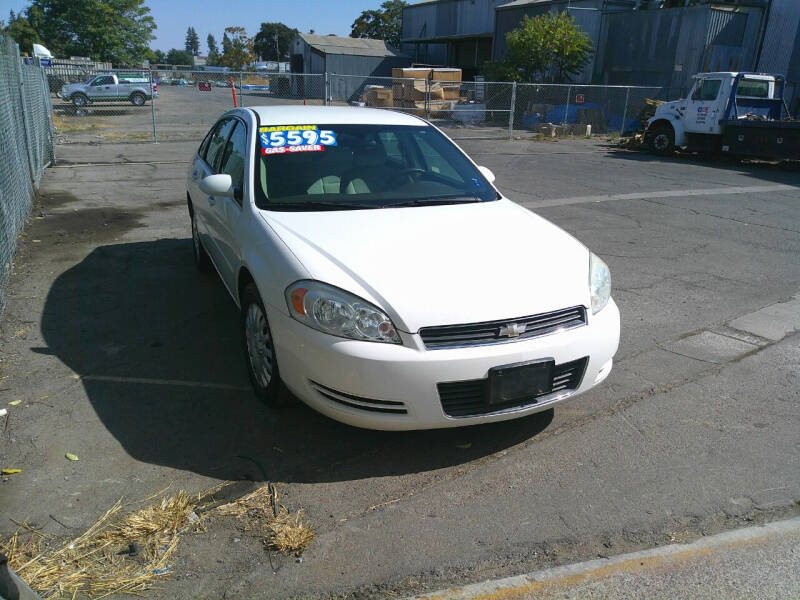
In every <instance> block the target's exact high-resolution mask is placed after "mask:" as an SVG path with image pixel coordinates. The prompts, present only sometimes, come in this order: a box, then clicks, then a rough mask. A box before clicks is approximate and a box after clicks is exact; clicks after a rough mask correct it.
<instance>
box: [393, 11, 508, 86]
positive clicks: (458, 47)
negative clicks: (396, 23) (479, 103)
mask: <svg viewBox="0 0 800 600" xmlns="http://www.w3.org/2000/svg"><path fill="white" fill-rule="evenodd" d="M506 2H508V0H424V1H423V2H418V3H416V4H412V5H411V6H407V7H405V8H404V9H403V29H402V33H401V36H400V37H401V41H402V44H401V48H402V50H403V52H405V53H406V54H409V55H410V56H411V57H412V58H413V59H414V61H415V62H417V63H424V64H430V65H445V66H448V67H460V68H461V69H462V71H463V73H464V78H465V79H471V78H472V76H474V75H475V74H476V73H477V72H478V70H479V68H480V66H481V65H482V64H483V63H484V62H486V61H488V60H491V58H492V36H493V34H494V15H495V8H496V7H497V6H499V5H501V4H504V3H506Z"/></svg>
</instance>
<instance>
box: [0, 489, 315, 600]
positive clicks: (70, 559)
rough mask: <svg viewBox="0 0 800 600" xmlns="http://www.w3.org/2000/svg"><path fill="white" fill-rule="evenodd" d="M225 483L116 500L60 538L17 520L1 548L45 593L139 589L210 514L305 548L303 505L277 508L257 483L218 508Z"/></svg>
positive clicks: (94, 594) (278, 544)
mask: <svg viewBox="0 0 800 600" xmlns="http://www.w3.org/2000/svg"><path fill="white" fill-rule="evenodd" d="M227 485H228V484H222V485H220V486H217V487H216V488H213V489H211V490H208V491H207V492H204V493H202V494H198V495H190V494H187V493H185V492H183V491H180V492H178V493H177V494H175V495H173V496H169V497H164V498H162V499H161V500H160V501H157V502H154V503H152V504H149V505H147V506H145V507H144V508H140V509H138V510H134V511H132V512H129V513H127V514H122V509H123V505H122V502H121V501H117V502H116V503H115V504H114V506H112V507H111V508H110V509H109V510H108V511H107V512H106V513H105V514H104V515H103V516H102V517H100V518H99V519H98V520H97V521H96V522H95V523H94V525H92V526H91V527H90V528H89V529H87V530H86V531H85V532H84V533H83V534H81V535H80V536H78V537H76V538H74V539H71V540H67V541H63V540H57V539H55V538H53V537H50V536H46V535H44V534H42V533H41V532H38V531H36V530H35V529H33V528H31V527H30V526H28V525H27V524H25V523H22V524H20V528H19V530H18V531H17V532H16V533H14V535H12V536H11V537H10V538H9V539H7V540H3V539H0V552H2V553H4V554H6V555H7V556H8V558H9V566H10V567H11V568H12V569H13V570H14V571H16V573H17V574H18V575H19V576H20V577H21V578H22V579H23V580H24V581H25V582H26V583H27V584H28V585H29V586H30V587H32V588H33V589H34V590H36V591H37V592H39V593H40V594H41V595H42V596H43V597H44V598H48V599H49V598H80V597H88V598H103V597H105V596H109V595H111V594H118V593H127V594H138V593H139V592H142V591H144V590H146V589H148V588H150V587H152V585H153V584H154V583H155V582H157V581H158V580H159V579H163V578H165V577H168V576H169V575H170V574H171V571H172V563H171V560H172V558H173V555H174V554H175V552H176V550H177V548H178V545H179V543H180V538H181V536H182V535H184V534H187V533H200V532H204V531H205V530H206V528H205V526H206V523H207V522H208V521H209V520H211V519H213V518H214V517H215V516H225V515H230V516H234V517H236V518H237V521H238V522H239V523H240V524H241V526H242V527H243V528H245V529H248V530H251V531H256V532H257V533H258V534H259V535H261V536H263V537H262V539H263V540H264V544H265V546H267V547H269V548H274V549H275V550H278V551H279V552H284V553H293V554H296V555H299V554H300V553H302V551H303V550H305V549H306V548H307V547H308V544H309V543H310V542H311V540H312V539H313V537H314V534H313V531H312V530H311V528H310V527H309V526H308V525H306V524H305V523H304V522H303V520H302V511H298V512H296V513H294V514H290V513H289V511H288V510H287V509H286V508H285V507H278V506H277V504H276V501H277V492H275V491H274V488H272V491H270V486H267V485H264V486H262V487H259V488H258V489H256V490H255V491H253V492H251V493H249V494H247V495H245V496H243V497H242V498H239V499H238V500H233V501H231V502H227V503H225V504H222V505H221V506H220V505H219V502H218V501H216V498H215V496H216V495H217V494H218V493H219V492H222V490H223V489H224V488H225V487H227ZM149 500H152V498H151V499H149Z"/></svg>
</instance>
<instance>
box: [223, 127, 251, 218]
mask: <svg viewBox="0 0 800 600" xmlns="http://www.w3.org/2000/svg"><path fill="white" fill-rule="evenodd" d="M235 123H236V129H234V130H233V133H232V134H231V137H230V138H229V139H228V141H227V142H226V144H225V149H224V150H223V153H222V160H221V161H220V169H219V172H220V173H226V174H228V175H230V176H231V181H232V183H233V198H234V200H236V202H237V203H238V204H239V206H241V205H242V198H243V186H244V163H245V154H246V153H247V129H245V126H244V124H242V123H241V122H239V121H235Z"/></svg>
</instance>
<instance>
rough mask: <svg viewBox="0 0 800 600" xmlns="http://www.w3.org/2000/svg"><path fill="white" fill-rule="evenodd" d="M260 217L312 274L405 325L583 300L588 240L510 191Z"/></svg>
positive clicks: (485, 317) (493, 316) (412, 327)
mask: <svg viewBox="0 0 800 600" xmlns="http://www.w3.org/2000/svg"><path fill="white" fill-rule="evenodd" d="M261 215H262V217H263V218H264V219H265V220H266V221H267V223H268V224H269V225H270V227H271V228H272V229H273V231H275V232H276V233H277V235H278V236H280V238H281V239H282V240H283V241H284V243H286V245H287V246H288V247H289V249H290V250H291V251H292V252H293V253H294V255H295V256H296V257H297V258H298V260H299V261H300V262H301V263H302V265H303V266H304V267H305V268H306V269H307V271H308V273H309V276H310V277H311V278H313V279H316V280H319V281H323V282H325V283H328V284H331V285H335V286H337V287H340V288H342V289H345V290H348V291H350V292H352V293H354V294H357V295H359V296H361V297H363V298H365V299H367V300H369V301H371V302H373V303H374V304H376V305H378V306H380V307H381V308H383V309H384V310H386V312H387V314H388V315H389V316H390V317H391V318H392V320H393V321H394V323H395V325H396V326H397V327H399V328H400V329H402V330H403V331H407V332H411V333H415V332H417V331H418V330H419V329H420V328H421V327H426V326H433V325H454V324H460V323H475V322H481V321H492V320H497V319H511V318H516V317H522V316H527V315H532V314H537V313H541V312H546V311H551V310H557V309H561V308H567V307H571V306H578V305H582V306H587V305H588V303H589V287H588V279H589V251H588V250H587V249H586V247H584V246H583V245H582V244H581V243H580V242H578V241H577V240H576V239H575V238H573V237H572V236H570V235H569V234H568V233H566V232H565V231H563V230H562V229H560V228H558V227H556V226H555V225H553V224H552V223H550V222H548V221H546V220H544V219H542V218H541V217H539V216H537V215H535V214H534V213H532V212H530V211H528V210H526V209H524V208H522V207H521V206H519V205H517V204H515V203H513V202H511V201H509V200H506V199H503V200H498V201H493V202H483V203H474V204H472V203H470V204H457V205H444V206H426V207H407V208H387V209H370V210H354V211H326V212H276V211H261Z"/></svg>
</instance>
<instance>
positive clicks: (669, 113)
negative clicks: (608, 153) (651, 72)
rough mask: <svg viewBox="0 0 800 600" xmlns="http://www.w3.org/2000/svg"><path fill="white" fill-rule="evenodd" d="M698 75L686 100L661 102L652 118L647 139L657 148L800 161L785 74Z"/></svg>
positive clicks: (799, 126) (799, 130)
mask: <svg viewBox="0 0 800 600" xmlns="http://www.w3.org/2000/svg"><path fill="white" fill-rule="evenodd" d="M694 79H695V82H694V85H693V86H692V89H691V91H690V92H689V96H688V97H687V98H685V99H683V100H676V101H674V102H666V103H664V104H661V105H660V106H659V107H658V108H657V109H656V113H655V115H654V116H653V117H652V118H650V119H649V120H648V122H647V129H646V130H645V143H646V144H647V145H648V146H649V147H650V149H651V150H652V151H653V152H655V153H657V154H668V153H671V152H672V151H674V150H675V149H676V148H685V149H687V150H689V151H694V152H721V153H723V154H729V155H732V156H749V157H760V158H775V159H795V160H798V159H800V121H798V120H793V119H791V118H790V115H789V110H788V108H787V107H786V104H785V102H784V100H783V94H784V89H785V84H786V82H785V79H784V77H783V76H781V75H774V74H767V73H737V72H724V73H699V74H697V75H695V76H694Z"/></svg>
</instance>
